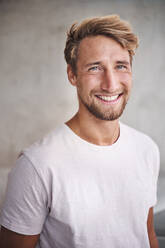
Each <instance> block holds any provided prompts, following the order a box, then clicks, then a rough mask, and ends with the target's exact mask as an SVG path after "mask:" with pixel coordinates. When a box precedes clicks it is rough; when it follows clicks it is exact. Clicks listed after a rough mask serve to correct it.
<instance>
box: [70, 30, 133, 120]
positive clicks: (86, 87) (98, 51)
mask: <svg viewBox="0 0 165 248" xmlns="http://www.w3.org/2000/svg"><path fill="white" fill-rule="evenodd" d="M68 78H69V80H70V82H71V83H72V84H73V85H75V86H76V87H77V94H78V99H79V112H80V113H82V112H83V113H85V112H88V114H89V113H90V114H92V115H94V116H95V117H96V118H99V119H101V120H116V119H118V118H119V117H120V116H121V114H122V112H123V110H124V108H125V105H126V103H127V101H128V98H129V95H130V90H131V85H132V73H131V65H130V58H129V53H128V51H127V50H126V49H124V48H122V47H121V46H120V44H119V43H117V42H116V41H114V40H113V39H111V38H108V37H105V36H101V35H99V36H93V37H87V38H85V39H83V40H82V41H81V43H80V45H79V49H78V59H77V71H76V75H75V74H74V73H73V72H72V69H71V67H70V65H69V66H68Z"/></svg>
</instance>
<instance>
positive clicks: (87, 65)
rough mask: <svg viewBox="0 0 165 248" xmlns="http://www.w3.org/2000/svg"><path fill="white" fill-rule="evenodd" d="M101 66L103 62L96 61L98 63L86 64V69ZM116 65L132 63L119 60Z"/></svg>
mask: <svg viewBox="0 0 165 248" xmlns="http://www.w3.org/2000/svg"><path fill="white" fill-rule="evenodd" d="M100 64H101V61H96V62H91V63H88V64H86V65H85V67H89V66H92V65H100ZM116 64H124V65H129V64H130V62H128V61H127V60H117V61H116Z"/></svg>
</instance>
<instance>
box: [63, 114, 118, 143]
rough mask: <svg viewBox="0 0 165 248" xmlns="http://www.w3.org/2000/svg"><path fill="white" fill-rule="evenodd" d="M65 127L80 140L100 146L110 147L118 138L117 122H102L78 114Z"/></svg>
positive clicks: (93, 117) (92, 117)
mask: <svg viewBox="0 0 165 248" xmlns="http://www.w3.org/2000/svg"><path fill="white" fill-rule="evenodd" d="M66 125H68V126H69V127H70V128H71V129H72V131H73V132H74V133H76V134H77V135H78V136H79V137H81V138H82V139H84V140H86V141H88V142H90V143H93V144H96V145H100V146H106V145H112V144H113V143H115V142H116V141H117V139H118V137H119V121H118V120H114V121H104V120H99V119H97V118H96V117H95V116H93V115H92V116H90V117H89V116H88V118H85V116H83V115H81V114H80V112H78V113H77V114H76V115H75V116H74V117H73V118H72V119H70V120H69V121H68V122H66Z"/></svg>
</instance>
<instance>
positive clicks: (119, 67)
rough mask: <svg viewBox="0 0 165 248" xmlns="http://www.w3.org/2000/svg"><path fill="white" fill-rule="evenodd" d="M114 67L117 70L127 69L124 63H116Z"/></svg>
mask: <svg viewBox="0 0 165 248" xmlns="http://www.w3.org/2000/svg"><path fill="white" fill-rule="evenodd" d="M116 68H117V69H118V70H127V66H125V65H117V66H116Z"/></svg>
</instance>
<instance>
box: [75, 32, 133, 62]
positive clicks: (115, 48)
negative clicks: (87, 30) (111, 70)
mask: <svg viewBox="0 0 165 248" xmlns="http://www.w3.org/2000/svg"><path fill="white" fill-rule="evenodd" d="M106 59H110V60H111V61H114V60H128V62H129V60H130V59H129V53H128V50H127V49H125V48H123V47H122V46H121V45H120V44H119V43H118V42H117V41H115V40H113V39H112V38H109V37H106V36H103V35H98V36H92V37H86V38H84V39H83V40H82V41H81V42H80V45H79V49H78V62H81V63H83V62H84V63H85V62H86V61H90V60H91V61H93V60H96V61H97V60H99V61H102V60H106Z"/></svg>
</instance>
